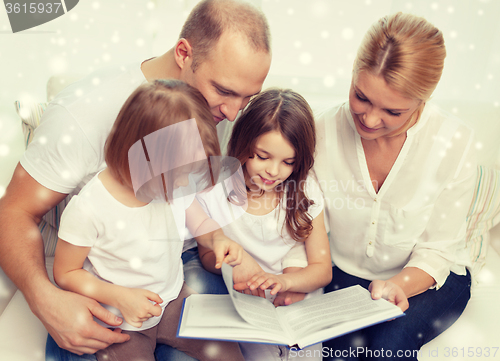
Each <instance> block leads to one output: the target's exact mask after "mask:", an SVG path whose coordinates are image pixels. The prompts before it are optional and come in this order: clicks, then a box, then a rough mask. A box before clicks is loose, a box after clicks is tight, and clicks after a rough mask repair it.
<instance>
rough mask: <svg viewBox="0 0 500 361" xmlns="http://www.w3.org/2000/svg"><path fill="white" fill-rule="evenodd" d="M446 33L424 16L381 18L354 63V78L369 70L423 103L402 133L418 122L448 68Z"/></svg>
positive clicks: (401, 91) (368, 34) (406, 15)
mask: <svg viewBox="0 0 500 361" xmlns="http://www.w3.org/2000/svg"><path fill="white" fill-rule="evenodd" d="M445 57H446V49H445V45H444V38H443V33H442V32H441V31H440V30H439V29H437V28H436V27H435V26H434V25H432V24H431V23H429V22H428V21H427V20H425V19H424V18H422V17H419V16H415V15H411V14H403V13H401V12H399V13H396V14H393V15H388V16H385V17H383V18H381V19H380V20H379V21H377V22H376V23H375V24H373V25H372V26H371V27H370V29H369V30H368V32H367V33H366V35H365V37H364V39H363V41H362V42H361V45H360V47H359V49H358V53H357V56H356V60H355V61H354V69H353V75H354V76H356V74H358V73H360V72H362V71H367V72H369V73H370V74H372V75H375V76H381V77H382V78H383V79H384V80H385V81H386V83H387V85H388V86H389V87H390V88H392V89H394V90H395V91H397V92H398V93H400V94H401V95H402V96H404V97H406V98H410V99H417V100H419V101H420V102H421V104H420V105H419V107H418V108H417V109H416V111H415V112H414V113H413V114H412V116H411V117H410V118H409V119H408V122H407V123H406V124H405V125H404V126H403V127H402V129H400V130H399V131H398V134H401V133H403V132H405V131H406V130H408V128H410V126H412V125H413V124H415V122H416V121H418V119H419V117H420V114H421V113H422V110H423V108H424V105H425V102H426V101H427V100H428V99H429V98H430V97H431V95H432V93H433V91H434V89H435V88H436V86H437V84H438V83H439V80H440V78H441V74H442V72H443V67H444V59H445Z"/></svg>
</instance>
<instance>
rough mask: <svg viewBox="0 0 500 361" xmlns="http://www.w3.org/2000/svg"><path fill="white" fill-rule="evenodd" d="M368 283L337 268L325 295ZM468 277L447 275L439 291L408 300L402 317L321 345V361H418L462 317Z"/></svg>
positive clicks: (467, 288)
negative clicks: (425, 346)
mask: <svg viewBox="0 0 500 361" xmlns="http://www.w3.org/2000/svg"><path fill="white" fill-rule="evenodd" d="M370 282H371V281H368V280H365V279H362V278H358V277H355V276H351V275H349V274H347V273H345V272H343V271H342V270H340V269H339V268H337V267H334V268H333V280H332V282H331V283H330V284H329V285H328V286H326V287H325V293H326V292H332V291H334V290H336V289H340V288H345V287H349V286H352V285H355V284H359V285H361V286H362V287H364V288H368V285H369V284H370ZM470 286H471V277H470V273H469V272H468V271H467V275H465V276H458V275H456V274H455V273H450V275H449V276H448V278H447V280H446V282H445V284H444V285H443V286H442V287H441V288H440V289H439V290H437V291H436V290H435V289H430V290H427V291H425V292H423V293H421V294H419V295H417V296H413V297H411V298H410V299H409V300H408V301H409V303H410V307H409V308H408V309H407V310H406V311H405V314H406V315H405V316H404V317H400V318H397V319H395V320H392V321H389V322H384V323H381V324H378V325H375V326H371V327H368V328H365V329H363V330H360V331H356V332H353V333H350V334H347V335H345V336H341V337H338V338H335V339H333V340H329V341H326V342H324V343H323V347H324V349H323V351H324V353H323V355H324V356H325V355H326V352H327V353H328V357H325V358H324V360H374V361H375V360H417V357H418V356H419V355H418V351H419V350H420V348H421V347H422V346H423V345H424V344H425V343H427V342H429V341H431V340H432V339H433V338H435V337H436V336H438V335H439V334H441V333H442V332H443V331H445V330H446V329H447V328H448V327H450V326H451V325H452V324H453V323H454V322H455V321H456V320H457V319H458V318H459V317H460V315H461V314H462V312H463V310H464V309H465V306H466V305H467V302H468V301H469V298H470Z"/></svg>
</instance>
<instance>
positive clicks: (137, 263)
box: [130, 257, 142, 270]
mask: <svg viewBox="0 0 500 361" xmlns="http://www.w3.org/2000/svg"><path fill="white" fill-rule="evenodd" d="M130 267H131V268H132V269H135V270H138V269H140V268H141V267H142V260H141V259H140V258H138V257H133V258H131V259H130Z"/></svg>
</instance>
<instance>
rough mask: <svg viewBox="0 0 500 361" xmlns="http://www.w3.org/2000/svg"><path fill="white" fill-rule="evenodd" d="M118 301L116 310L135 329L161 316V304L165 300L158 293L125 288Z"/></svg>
mask: <svg viewBox="0 0 500 361" xmlns="http://www.w3.org/2000/svg"><path fill="white" fill-rule="evenodd" d="M120 291H121V292H120V296H119V298H118V299H117V301H116V305H114V306H115V307H116V308H118V309H119V310H120V312H121V313H122V315H123V318H124V319H125V321H127V322H128V323H129V324H131V325H132V326H134V327H137V328H139V327H141V326H142V323H143V322H145V321H147V320H149V319H150V318H151V317H154V316H160V315H161V312H162V310H161V306H160V303H162V302H163V300H162V299H161V298H160V296H158V295H157V294H156V293H154V292H151V291H148V290H144V289H141V288H127V287H123V288H122V290H120Z"/></svg>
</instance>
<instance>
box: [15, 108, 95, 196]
mask: <svg viewBox="0 0 500 361" xmlns="http://www.w3.org/2000/svg"><path fill="white" fill-rule="evenodd" d="M98 161H99V157H98V154H97V153H96V152H95V150H94V149H93V148H92V146H91V144H90V142H89V141H88V139H87V137H86V135H85V133H84V132H83V131H82V129H81V128H80V127H79V126H78V124H77V123H76V121H75V120H74V118H73V117H72V115H71V114H70V113H69V112H68V111H67V110H66V109H65V108H63V107H62V106H60V105H58V104H51V105H49V107H48V108H47V110H46V111H45V113H44V115H43V117H42V121H41V123H40V125H39V126H38V127H37V128H36V130H35V133H34V136H33V140H32V142H31V143H30V145H29V146H28V149H27V150H26V152H25V153H24V154H23V156H22V157H21V160H20V162H21V165H22V167H23V168H24V169H25V170H26V171H27V172H28V173H29V174H30V175H31V176H32V177H33V178H34V179H35V180H36V181H37V182H38V183H40V184H41V185H43V186H44V187H46V188H48V189H50V190H53V191H56V192H59V193H65V194H68V193H71V191H73V189H75V188H76V187H77V186H78V185H79V184H80V183H81V182H82V180H83V179H84V178H85V177H86V176H87V175H88V174H89V173H90V172H89V170H92V169H94V168H96V164H97V163H98Z"/></svg>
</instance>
